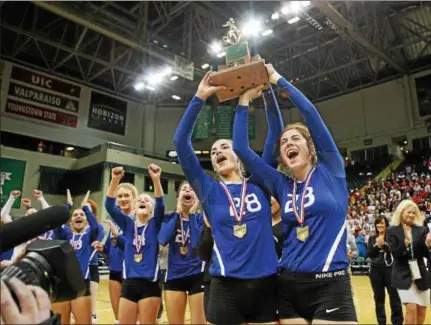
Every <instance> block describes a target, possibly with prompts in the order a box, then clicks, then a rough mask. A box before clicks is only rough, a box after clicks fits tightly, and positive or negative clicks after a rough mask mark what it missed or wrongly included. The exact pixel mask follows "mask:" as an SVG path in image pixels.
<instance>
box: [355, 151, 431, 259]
mask: <svg viewBox="0 0 431 325" xmlns="http://www.w3.org/2000/svg"><path fill="white" fill-rule="evenodd" d="M404 199H411V200H413V201H414V202H415V203H416V204H417V205H418V206H419V209H420V211H421V212H422V216H423V218H424V219H425V218H426V217H427V216H429V215H430V213H431V212H430V211H431V156H419V157H418V156H413V155H410V156H408V157H406V159H405V161H404V163H403V164H401V165H400V166H399V167H398V168H397V169H396V170H393V171H392V172H391V173H390V175H389V176H388V177H386V178H384V179H382V180H380V181H378V182H377V181H376V180H375V179H372V178H368V180H367V181H366V183H365V186H364V187H363V188H356V189H355V190H353V191H351V195H350V197H349V202H350V204H349V210H348V216H347V228H348V231H349V232H350V233H351V234H353V235H354V236H355V241H356V245H357V248H358V257H363V258H367V242H368V238H369V236H370V235H372V234H373V233H374V231H375V229H374V226H373V223H374V219H375V218H376V217H377V216H380V215H384V216H385V217H387V218H388V220H389V221H391V218H392V212H393V211H394V210H395V208H396V207H397V205H398V204H399V203H400V202H401V201H402V200H404Z"/></svg>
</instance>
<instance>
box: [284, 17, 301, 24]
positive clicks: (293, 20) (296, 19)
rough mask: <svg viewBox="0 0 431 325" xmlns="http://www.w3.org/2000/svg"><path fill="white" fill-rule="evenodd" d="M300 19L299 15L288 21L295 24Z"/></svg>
mask: <svg viewBox="0 0 431 325" xmlns="http://www.w3.org/2000/svg"><path fill="white" fill-rule="evenodd" d="M298 21H299V17H293V18H292V19H289V20H288V21H287V22H288V23H289V24H294V23H296V22H298Z"/></svg>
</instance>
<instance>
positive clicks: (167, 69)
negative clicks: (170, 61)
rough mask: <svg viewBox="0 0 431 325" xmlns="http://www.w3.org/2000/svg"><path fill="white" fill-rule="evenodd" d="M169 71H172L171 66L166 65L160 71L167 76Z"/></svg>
mask: <svg viewBox="0 0 431 325" xmlns="http://www.w3.org/2000/svg"><path fill="white" fill-rule="evenodd" d="M171 73H172V68H171V67H166V68H164V69H163V71H162V76H169V75H170V74H171Z"/></svg>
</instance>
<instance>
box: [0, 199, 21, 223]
mask: <svg viewBox="0 0 431 325" xmlns="http://www.w3.org/2000/svg"><path fill="white" fill-rule="evenodd" d="M20 195H21V192H20V191H12V192H10V194H9V198H8V199H7V201H6V203H5V205H4V206H3V208H2V209H1V220H3V222H4V223H9V222H12V218H11V217H10V210H12V206H13V204H14V202H15V200H16V199H17V198H19V196H20Z"/></svg>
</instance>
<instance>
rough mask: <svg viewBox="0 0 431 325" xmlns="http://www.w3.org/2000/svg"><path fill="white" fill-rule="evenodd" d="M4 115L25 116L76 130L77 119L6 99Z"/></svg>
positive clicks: (69, 115) (73, 116) (74, 116)
mask: <svg viewBox="0 0 431 325" xmlns="http://www.w3.org/2000/svg"><path fill="white" fill-rule="evenodd" d="M6 113H11V114H15V115H20V116H25V117H28V118H33V119H36V120H41V121H47V122H51V123H54V124H59V125H65V126H70V127H72V128H76V126H77V125H78V117H77V116H76V115H71V114H67V113H61V112H57V111H54V110H52V109H47V108H44V107H40V106H37V105H29V104H25V103H21V102H18V101H15V100H13V99H8V100H7V102H6Z"/></svg>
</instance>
